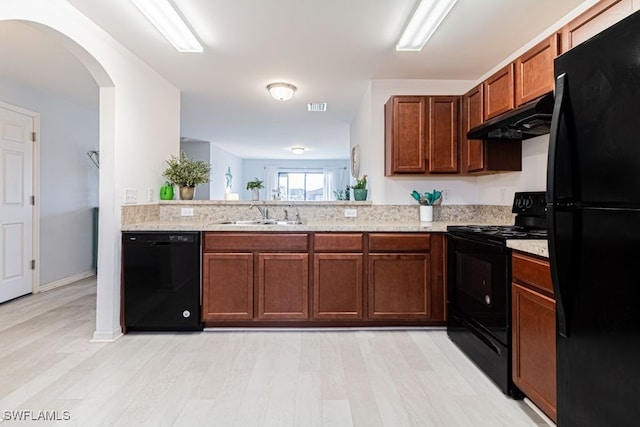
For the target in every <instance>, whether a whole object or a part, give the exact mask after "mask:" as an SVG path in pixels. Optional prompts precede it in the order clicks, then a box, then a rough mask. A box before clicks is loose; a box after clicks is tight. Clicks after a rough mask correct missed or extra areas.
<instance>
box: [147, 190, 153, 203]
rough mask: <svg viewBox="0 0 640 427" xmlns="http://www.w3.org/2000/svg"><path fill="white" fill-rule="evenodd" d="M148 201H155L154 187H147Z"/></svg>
mask: <svg viewBox="0 0 640 427" xmlns="http://www.w3.org/2000/svg"><path fill="white" fill-rule="evenodd" d="M147 202H153V188H148V189H147Z"/></svg>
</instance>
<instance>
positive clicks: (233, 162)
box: [210, 144, 246, 200]
mask: <svg viewBox="0 0 640 427" xmlns="http://www.w3.org/2000/svg"><path fill="white" fill-rule="evenodd" d="M228 167H230V168H231V175H232V176H233V179H232V180H231V192H232V193H238V194H242V192H243V191H244V188H245V185H246V181H243V176H244V172H243V171H244V162H243V160H242V159H241V158H240V157H238V156H236V155H234V154H231V153H230V152H228V151H227V150H223V149H222V148H220V147H218V146H217V145H215V144H211V184H210V194H211V196H210V198H211V200H224V194H225V193H224V190H225V185H226V180H225V174H226V173H227V168H228Z"/></svg>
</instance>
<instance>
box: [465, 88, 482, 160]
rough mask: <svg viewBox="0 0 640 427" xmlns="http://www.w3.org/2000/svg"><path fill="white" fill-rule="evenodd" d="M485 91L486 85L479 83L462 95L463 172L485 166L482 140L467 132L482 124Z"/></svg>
mask: <svg viewBox="0 0 640 427" xmlns="http://www.w3.org/2000/svg"><path fill="white" fill-rule="evenodd" d="M483 92H484V85H482V84H479V85H478V86H476V87H474V88H473V89H471V90H470V91H469V92H467V93H466V94H464V95H463V97H462V137H461V140H462V144H461V145H462V146H461V148H462V157H461V159H462V172H475V171H478V170H482V168H483V167H484V156H483V150H482V141H481V140H478V139H467V132H469V130H470V129H472V128H474V127H476V126H478V125H480V124H482V120H483V115H484V114H483V112H484V103H483V99H484V96H483Z"/></svg>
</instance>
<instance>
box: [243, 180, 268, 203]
mask: <svg viewBox="0 0 640 427" xmlns="http://www.w3.org/2000/svg"><path fill="white" fill-rule="evenodd" d="M262 188H264V185H263V181H261V180H259V179H258V177H255V178H254V179H253V180H252V181H249V182H247V190H250V191H251V200H260V189H262Z"/></svg>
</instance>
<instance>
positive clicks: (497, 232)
mask: <svg viewBox="0 0 640 427" xmlns="http://www.w3.org/2000/svg"><path fill="white" fill-rule="evenodd" d="M447 231H449V232H453V233H455V234H463V235H464V234H467V235H472V236H475V237H480V238H481V237H482V236H486V237H487V238H491V237H493V238H494V239H500V240H503V239H504V240H506V239H546V238H547V230H546V229H536V228H526V227H521V226H518V225H460V226H456V225H451V226H449V227H447Z"/></svg>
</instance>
